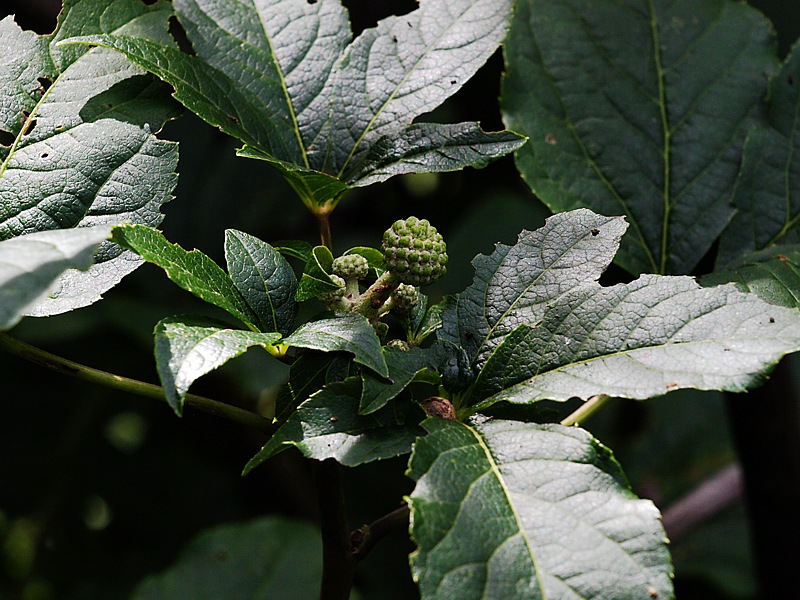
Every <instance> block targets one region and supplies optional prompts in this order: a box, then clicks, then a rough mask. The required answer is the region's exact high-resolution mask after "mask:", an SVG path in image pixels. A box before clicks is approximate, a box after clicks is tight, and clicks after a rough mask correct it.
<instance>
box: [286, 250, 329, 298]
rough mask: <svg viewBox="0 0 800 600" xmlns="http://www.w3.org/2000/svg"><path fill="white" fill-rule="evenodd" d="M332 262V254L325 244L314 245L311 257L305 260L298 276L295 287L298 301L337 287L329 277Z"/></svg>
mask: <svg viewBox="0 0 800 600" xmlns="http://www.w3.org/2000/svg"><path fill="white" fill-rule="evenodd" d="M332 264H333V254H332V253H331V251H330V250H329V249H328V248H326V247H325V246H316V247H315V248H314V249H313V250H312V251H311V258H309V259H308V261H307V262H306V266H305V269H303V275H302V277H300V284H299V285H298V287H297V296H296V299H297V301H298V302H302V301H304V300H308V299H309V298H313V297H314V296H317V295H318V294H323V293H325V292H332V291H334V290H336V289H338V286H337V285H336V284H335V283H334V282H333V281H331V278H330V272H331V265H332Z"/></svg>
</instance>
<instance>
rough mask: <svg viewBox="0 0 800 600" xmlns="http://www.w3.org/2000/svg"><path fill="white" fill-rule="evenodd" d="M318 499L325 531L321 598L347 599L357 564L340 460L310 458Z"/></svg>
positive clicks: (322, 525) (321, 528)
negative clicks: (352, 545)
mask: <svg viewBox="0 0 800 600" xmlns="http://www.w3.org/2000/svg"><path fill="white" fill-rule="evenodd" d="M311 469H312V471H311V473H312V475H313V477H314V484H315V486H316V488H317V498H318V499H319V513H320V515H319V516H320V530H321V533H322V586H321V587H320V594H319V597H320V600H348V599H349V598H350V590H351V588H352V587H353V576H354V575H355V568H356V563H355V560H353V557H352V553H351V552H350V530H349V527H348V525H347V513H346V511H345V503H344V493H343V490H342V479H341V472H340V471H339V463H337V462H336V461H335V460H334V459H332V458H328V459H326V460H323V461H316V460H312V461H311Z"/></svg>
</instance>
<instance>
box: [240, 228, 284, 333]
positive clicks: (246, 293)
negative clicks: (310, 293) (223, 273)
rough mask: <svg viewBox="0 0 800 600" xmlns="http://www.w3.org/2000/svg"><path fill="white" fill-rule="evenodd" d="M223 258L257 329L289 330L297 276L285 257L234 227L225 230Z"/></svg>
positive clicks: (281, 331)
mask: <svg viewBox="0 0 800 600" xmlns="http://www.w3.org/2000/svg"><path fill="white" fill-rule="evenodd" d="M225 258H226V261H227V263H228V273H229V274H230V277H231V280H232V281H233V284H234V285H235V286H236V287H237V289H238V290H239V292H241V294H242V296H243V297H244V300H245V302H247V305H248V306H249V307H250V308H251V309H252V310H253V312H254V313H255V315H256V316H257V317H258V319H259V323H258V325H259V329H260V330H261V331H277V332H279V333H281V334H286V333H289V330H290V329H291V327H292V325H293V324H294V318H295V316H296V315H297V303H296V302H295V300H294V297H295V294H296V293H297V278H296V277H295V275H294V271H293V270H292V268H291V267H290V266H289V263H287V262H286V259H285V258H283V257H282V256H281V255H280V254H279V253H278V252H277V251H276V250H275V249H274V248H273V247H272V246H270V245H269V244H267V243H266V242H262V241H261V240H259V239H258V238H255V237H253V236H251V235H248V234H246V233H242V232H241V231H236V230H233V229H229V230H227V231H226V232H225Z"/></svg>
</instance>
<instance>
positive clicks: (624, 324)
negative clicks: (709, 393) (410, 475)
mask: <svg viewBox="0 0 800 600" xmlns="http://www.w3.org/2000/svg"><path fill="white" fill-rule="evenodd" d="M624 229H625V224H624V222H623V221H622V219H621V218H620V217H600V216H599V215H595V214H594V213H591V212H590V211H587V210H585V209H579V210H577V211H573V212H570V213H562V214H559V215H555V216H553V217H551V218H549V219H548V220H547V222H546V223H545V226H544V227H542V228H541V229H539V230H537V231H534V232H523V233H522V234H520V237H519V241H518V243H517V244H516V245H514V246H504V245H498V247H497V249H496V250H495V252H494V253H492V254H491V255H490V256H480V257H478V258H477V259H476V260H475V261H474V264H475V267H476V272H475V280H474V282H473V284H472V285H471V286H470V287H469V288H467V289H466V290H465V291H464V292H462V293H461V294H458V295H457V296H456V297H455V298H454V299H453V300H451V301H450V302H449V303H448V304H447V305H446V307H445V310H444V312H443V314H442V319H443V325H442V329H441V330H440V331H439V333H438V334H437V335H439V337H440V339H442V341H443V342H445V343H450V344H454V345H455V346H458V345H461V346H462V347H463V348H464V349H465V351H466V354H467V358H468V361H469V365H470V370H471V374H472V375H477V377H476V378H475V380H474V382H472V383H471V385H470V386H469V388H468V389H467V390H466V392H465V394H464V400H463V402H462V406H463V407H464V408H465V409H467V410H480V409H481V408H483V407H486V406H488V405H491V404H494V403H495V402H499V401H508V402H514V403H531V402H536V401H539V400H545V399H549V400H567V399H569V398H572V397H580V398H584V399H586V398H589V397H590V396H593V395H596V394H609V395H613V396H623V397H628V398H637V399H645V398H650V397H653V396H658V395H661V394H665V393H667V392H669V391H671V390H674V389H679V388H696V389H703V390H728V391H743V390H745V389H747V388H749V387H752V386H753V385H756V384H758V383H759V382H760V381H761V380H762V379H763V378H764V376H765V374H766V373H767V372H768V371H769V370H770V369H771V368H772V367H773V366H774V365H775V364H776V363H777V362H778V361H779V360H780V359H781V357H783V356H784V355H785V354H787V353H790V352H795V351H797V350H798V349H800V315H798V313H797V312H796V311H794V310H790V309H787V308H784V307H780V306H774V305H771V304H767V303H766V302H764V301H763V300H761V299H760V298H759V297H758V296H756V295H754V294H745V293H742V292H740V291H738V290H737V289H736V288H735V287H733V286H730V285H728V286H719V287H707V288H701V287H700V286H699V285H698V284H697V282H696V281H695V280H694V279H692V278H690V277H667V276H660V275H643V276H641V277H639V278H638V279H636V280H635V281H633V282H631V283H627V284H619V285H615V286H610V287H603V286H601V285H600V284H599V283H598V281H597V280H598V278H599V276H600V274H601V273H602V271H603V269H604V268H605V267H606V266H607V265H608V264H609V263H610V262H611V260H612V258H613V256H614V253H615V252H616V249H617V244H618V243H619V239H620V236H621V234H622V232H623V231H624Z"/></svg>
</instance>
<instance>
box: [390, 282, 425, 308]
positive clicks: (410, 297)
mask: <svg viewBox="0 0 800 600" xmlns="http://www.w3.org/2000/svg"><path fill="white" fill-rule="evenodd" d="M392 300H393V302H394V310H395V311H397V312H398V313H400V314H403V315H407V314H409V313H410V312H411V311H412V310H414V308H415V307H416V306H417V302H418V301H419V299H418V298H417V290H416V288H414V286H413V285H408V284H407V283H401V284H400V285H398V286H397V289H396V290H395V291H393V292H392Z"/></svg>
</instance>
